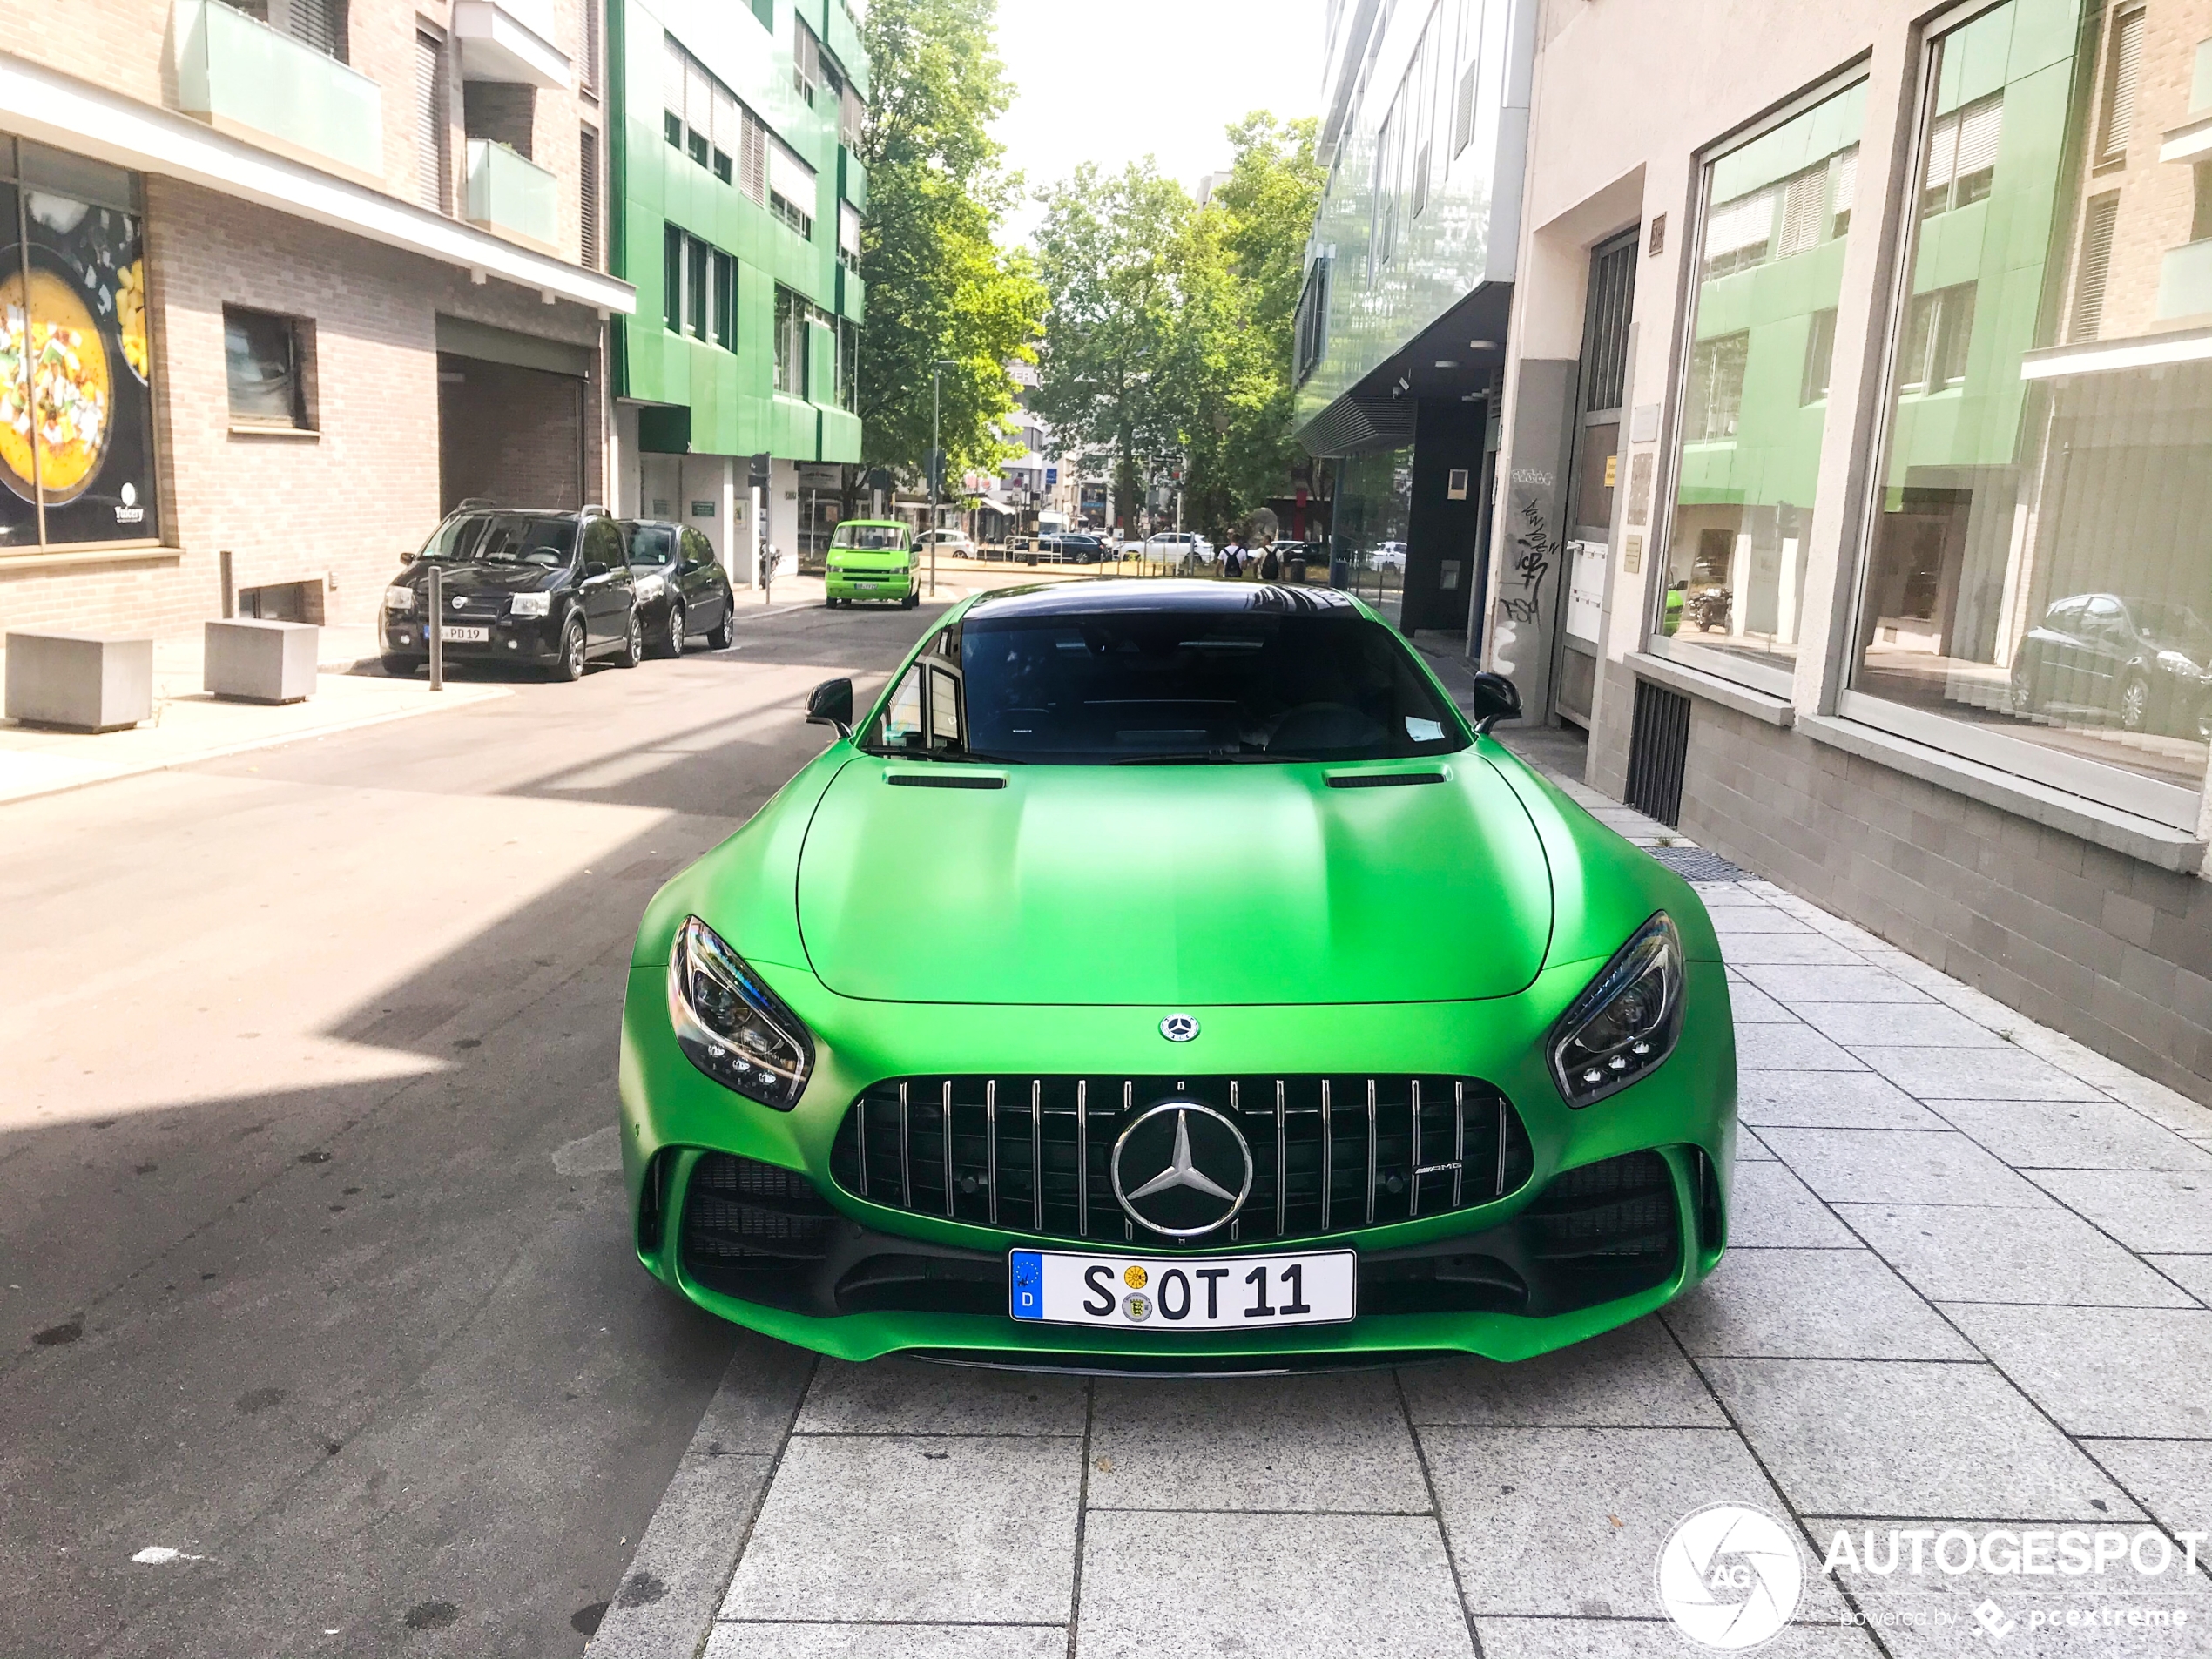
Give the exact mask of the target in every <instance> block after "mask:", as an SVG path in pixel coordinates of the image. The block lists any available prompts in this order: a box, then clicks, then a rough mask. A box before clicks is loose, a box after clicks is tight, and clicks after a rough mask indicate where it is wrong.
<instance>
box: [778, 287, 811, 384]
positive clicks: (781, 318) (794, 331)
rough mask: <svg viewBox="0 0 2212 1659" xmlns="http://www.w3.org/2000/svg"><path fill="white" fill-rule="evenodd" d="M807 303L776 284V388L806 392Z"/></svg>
mask: <svg viewBox="0 0 2212 1659" xmlns="http://www.w3.org/2000/svg"><path fill="white" fill-rule="evenodd" d="M807 308H808V307H807V305H806V301H805V300H801V299H800V298H799V296H798V295H797V294H795V293H792V291H791V290H790V289H789V288H786V287H783V286H782V285H781V284H780V283H779V284H778V285H777V287H776V389H777V390H778V391H779V392H781V393H783V394H785V395H786V396H789V397H805V396H806V312H807Z"/></svg>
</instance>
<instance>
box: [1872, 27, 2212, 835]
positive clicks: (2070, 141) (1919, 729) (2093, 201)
mask: <svg viewBox="0 0 2212 1659" xmlns="http://www.w3.org/2000/svg"><path fill="white" fill-rule="evenodd" d="M2041 15H2042V14H2041V13H2040V12H2038V11H2037V10H2035V9H2034V7H2033V3H2032V0H2006V3H2003V4H2000V5H1997V6H1994V7H1993V8H1991V9H1989V10H1986V11H1984V12H1982V13H1981V14H1980V15H1979V16H1978V17H1973V18H1972V19H1971V20H1969V21H1967V22H1966V23H1963V24H1959V26H1957V27H1955V28H1953V29H1951V30H1946V31H1945V32H1943V33H1941V34H1939V35H1938V36H1936V37H1934V38H1933V39H1932V40H1931V41H1930V43H1929V44H1928V46H1927V49H1926V50H1927V51H1928V52H1929V54H1930V56H1931V57H1932V63H1931V64H1929V65H1928V66H1927V72H1926V74H1925V77H1924V84H1926V85H1928V86H1929V87H1931V88H1932V94H1931V98H1930V104H1931V107H1928V108H1926V109H1925V110H1924V111H1923V113H1922V116H1921V120H1922V123H1923V125H1922V129H1921V132H1922V137H1921V145H1922V147H1923V150H1924V152H1925V153H1926V154H1927V156H1928V158H1929V165H1928V166H1927V168H1926V170H1925V173H1924V174H1923V178H1924V179H1925V184H1926V186H1927V187H1928V188H1929V189H1930V190H1931V191H1933V190H1935V189H1936V188H1938V187H1940V186H1941V185H1944V184H1945V183H1946V165H1947V166H1948V168H1949V172H1950V175H1951V179H1950V182H1951V183H1952V185H1953V186H1954V187H1953V189H1952V194H1951V196H1950V198H1949V200H1950V201H1951V203H1952V204H1953V205H1954V206H1955V204H1956V203H1957V201H1958V199H1959V196H1960V195H1961V194H1964V193H1966V191H1965V190H1964V189H1962V188H1960V187H1962V186H1965V185H1967V183H1968V181H1969V180H1971V179H1973V174H1974V173H1975V172H1980V173H1981V174H1982V175H1983V176H1982V179H1980V180H1979V182H1977V183H1974V184H1973V186H1972V188H1973V190H1974V191H1978V192H1980V194H1981V195H1982V196H1983V197H1985V198H1986V200H1987V203H1988V207H1987V211H1986V212H1982V213H1978V214H1976V215H1975V216H1974V217H1973V218H1972V219H1961V218H1959V217H1957V216H1955V215H1954V217H1953V218H1952V219H1948V220H1946V219H1939V218H1932V217H1926V216H1922V217H1919V218H1916V219H1914V220H1913V221H1912V224H1911V225H1909V226H1907V231H1906V238H1905V246H1903V247H1901V248H1900V250H1899V252H1898V268H1899V269H1900V270H1902V271H1904V272H1905V273H1910V276H1909V278H1908V287H1907V291H1906V292H1905V293H1903V294H1901V295H1900V296H1899V299H1898V305H1897V307H1896V309H1895V311H1894V314H1893V315H1892V319H1891V320H1890V324H1889V327H1890V331H1891V334H1890V338H1891V341H1892V352H1893V354H1894V358H1893V361H1894V368H1893V369H1892V374H1891V376H1890V387H1891V397H1890V401H1889V404H1888V408H1887V409H1886V410H1885V417H1884V423H1883V428H1882V431H1881V434H1880V436H1879V441H1878V449H1877V452H1876V454H1877V464H1878V469H1879V471H1878V488H1876V489H1872V490H1871V491H1870V492H1869V495H1870V497H1871V500H1870V503H1869V509H1868V519H1869V522H1868V524H1867V527H1866V530H1865V536H1864V538H1863V552H1862V561H1863V563H1862V568H1861V570H1860V572H1859V577H1858V600H1857V616H1856V629H1855V632H1854V636H1853V640H1852V649H1851V679H1850V690H1849V691H1848V692H1847V693H1846V694H1845V696H1844V698H1843V699H1842V701H1841V702H1840V703H1839V705H1838V711H1839V712H1841V713H1842V714H1844V716H1845V717H1846V718H1852V719H1857V720H1861V721H1864V722H1866V723H1869V724H1871V725H1878V726H1880V727H1883V728H1885V729H1887V730H1890V731H1893V732H1899V733H1901V734H1903V735H1905V736H1907V737H1910V738H1915V739H1917V740H1918V741H1920V742H1923V743H1926V744H1929V745H1933V746H1935V747H1938V748H1942V749H1947V750H1950V751H1951V752H1954V753H1957V754H1960V755H1963V756H1966V757H1967V758H1969V759H1973V760H1976V761H1978V762H1979V763H1981V764H1983V765H1989V766H1993V767H1996V768H1999V769H2002V770H2008V771H2012V772H2020V773H2022V774H2024V775H2026V776H2028V777H2031V778H2033V779H2037V780H2039V781H2040V782H2041V783H2043V784H2044V785H2046V786H2052V787H2055V788H2058V789H2061V790H2065V791H2067V792H2072V793H2074V794H2075V795H2079V796H2083V797H2086V798H2087V799H2091V800H2094V801H2098V802H2101V803H2102V804H2104V805H2106V806H2115V807H2119V808H2121V809H2122V810H2125V811H2128V812H2130V813H2136V814H2138V815H2140V816H2142V817H2146V818H2150V819H2155V820H2157V821H2161V822H2165V823H2169V824H2175V825H2180V826H2194V825H2195V822H2196V819H2197V814H2198V812H2199V810H2200V801H2201V798H2202V788H2203V784H2204V778H2205V768H2206V762H2207V758H2208V757H2207V745H2206V743H2205V736H2206V734H2207V732H2212V698H2208V695H2207V694H2208V692H2212V678H2208V677H2207V674H2206V670H2207V669H2208V668H2212V561H2208V560H2207V558H2206V557H2205V554H2204V537H2203V530H2202V526H2203V525H2204V524H2205V523H2206V522H2207V521H2208V520H2212V363H2208V362H2204V361H2195V360H2193V359H2191V357H2190V356H2189V350H2190V347H2189V345H2188V339H2189V335H2188V331H2187V330H2186V329H2184V330H2182V332H2181V333H2179V334H2177V333H2176V332H2175V320H2179V319H2182V318H2184V317H2187V316H2189V315H2192V314H2194V313H2195V311H2197V310H2201V309H2203V308H2205V307H2204V305H2203V302H2202V300H2198V299H2197V298H2195V296H2194V295H2193V294H2189V295H2185V294H2183V293H2182V292H2180V287H2181V278H2180V276H2178V275H2177V274H2176V272H2177V268H2178V269H2179V270H2181V271H2183V272H2185V271H2186V269H2187V267H2186V266H2179V267H2177V266H2176V265H2175V260H2174V255H2175V251H2176V250H2177V249H2178V248H2179V247H2180V246H2182V242H2181V238H2182V231H2183V229H2184V228H2185V226H2187V225H2188V219H2186V218H2185V217H2184V216H2183V214H2184V211H2185V210H2184V200H2185V199H2184V197H2183V196H2182V192H2180V191H2178V190H2176V189H2175V188H2174V185H2175V184H2178V182H2179V179H2178V178H2177V176H2176V174H2175V172H2174V171H2173V170H2172V169H2170V168H2169V169H2166V170H2163V171H2161V172H2159V173H2158V174H2156V175H2155V183H2154V182H2153V180H2152V179H2149V178H2147V179H2145V181H2144V182H2145V185H2146V191H2145V192H2143V193H2138V192H2137V191H2136V190H2135V189H2134V183H2133V180H2132V179H2131V181H2130V184H2129V185H2127V186H2124V187H2123V188H2122V189H2113V188H2109V187H2107V184H2106V178H2107V175H2106V174H2105V169H2106V168H2107V166H2109V165H2113V164H2114V163H2116V162H2121V161H2124V160H2125V159H2127V158H2128V153H2129V143H2130V134H2131V131H2132V126H2133V123H2134V120H2135V118H2136V115H2137V112H2138V111H2137V110H2136V107H2135V105H2136V98H2137V86H2136V82H2137V78H2138V77H2139V76H2140V77H2141V78H2142V80H2143V82H2144V86H2143V93H2142V95H2143V98H2144V99H2145V102H2144V104H2143V107H2142V110H2141V115H2142V116H2143V118H2144V120H2145V123H2146V128H2147V130H2148V125H2150V123H2151V120H2152V111H2153V106H2152V105H2150V104H2149V103H2148V98H2149V97H2150V95H2151V90H2152V88H2153V87H2156V88H2158V89H2160V91H2159V96H2160V97H2161V98H2164V97H2167V96H2168V93H2169V92H2170V93H2171V95H2172V101H2171V108H2172V110H2173V112H2174V115H2175V116H2176V117H2178V116H2179V115H2181V114H2182V112H2183V111H2182V104H2181V95H2182V90H2183V89H2182V85H2181V84H2178V83H2181V82H2183V81H2185V80H2186V71H2187V67H2188V57H2187V53H2188V50H2189V48H2190V47H2191V46H2193V44H2194V43H2195V41H2196V40H2197V39H2199V38H2201V37H2202V36H2203V34H2204V33H2205V32H2206V31H2205V30H2204V28H2203V26H2202V7H2201V5H2197V6H2191V5H2187V4H2184V3H2182V0H2151V3H2149V4H2148V5H2141V6H2136V7H2134V8H2133V9H2130V10H2124V11H2120V12H2119V13H2118V14H2117V15H2115V16H2114V17H2112V19H2111V21H2110V22H2109V23H2108V24H2107V26H2106V29H2105V31H2104V36H2105V37H2104V40H2103V43H2102V51H2101V53H2099V52H2096V51H2093V50H2079V49H2077V38H2078V37H2071V36H2069V35H2067V34H2060V35H2057V36H2043V35H2039V34H2038V32H2037V30H2036V27H2035V20H2036V19H2037V18H2039V17H2040V16H2041ZM2167 42H2170V43H2172V44H2171V45H2170V46H2168V45H2159V46H2157V48H2156V50H2157V51H2158V52H2159V53H2161V54H2163V56H2161V57H2157V58H2155V59H2154V60H2153V61H2151V62H2148V63H2146V62H2144V61H2143V58H2144V55H2145V54H2146V53H2147V52H2148V51H2151V50H2152V49H2153V43H2167ZM2089 44H2090V45H2092V46H2094V44H2095V37H2094V35H2092V36H2090V37H2089ZM2154 74H2155V77H2156V78H2154ZM2000 107H2001V108H2003V109H2006V110H2008V111H2010V117H2009V118H2010V120H2012V121H2013V122H2016V123H2018V124H2020V125H2021V126H2022V127H2023V129H2025V127H2026V124H2027V121H2028V116H2027V111H2029V110H2031V109H2033V110H2036V111H2047V114H2039V117H2038V120H2039V122H2040V126H2039V128H2038V130H2036V131H2035V132H2033V134H2030V133H2028V132H2025V131H2023V132H2022V133H2021V134H2020V138H2021V140H2022V141H2021V142H2019V143H2013V142H2010V141H2007V142H2006V143H2005V144H2003V145H1994V144H1991V145H1987V146H1986V149H1984V150H1982V151H1980V152H1977V151H1976V150H1975V148H1974V145H1973V139H1972V132H1973V118H1974V116H1975V115H1976V114H1977V113H1978V112H1979V111H1985V110H1988V111H1994V110H1996V109H1998V108H2000ZM2162 119H2164V117H2162V116H2161V120H2162ZM1953 131H1955V132H1956V133H1957V139H1956V154H1955V157H1952V156H1951V155H1949V154H1948V153H1947V152H1946V145H1948V143H1949V139H1948V137H1947V135H1948V134H1949V133H1950V132H1953ZM2030 138H2032V139H2033V141H2032V142H2029V141H2028V140H2029V139H2030ZM2141 147H2142V146H2137V149H2138V150H2140V149H2141ZM1977 163H1979V165H1976V164H1977ZM2123 194H2124V195H2125V196H2126V197H2127V199H2126V201H2125V202H2123V201H2122V199H2121V198H2122V196H2123ZM2188 206H2194V204H2193V203H2191V204H2188ZM2123 214H2124V215H2125V216H2127V217H2128V219H2129V226H2128V235H2127V236H2125V237H2121V236H2119V235H2117V234H2116V233H2115V232H2116V229H2117V226H2118V222H2119V219H2121V217H2122V216H2123ZM2137 214H2141V216H2142V218H2141V221H2140V223H2139V222H2138V221H2137V219H2135V217H2134V216H2135V215H2137ZM1939 393H1940V394H1942V395H1941V396H1940V397H1938V396H1937V394H1939Z"/></svg>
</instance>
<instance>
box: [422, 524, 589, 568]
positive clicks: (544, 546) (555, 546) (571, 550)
mask: <svg viewBox="0 0 2212 1659" xmlns="http://www.w3.org/2000/svg"><path fill="white" fill-rule="evenodd" d="M575 554H576V520H575V519H573V518H570V517H567V516H559V515H554V514H538V513H466V514H461V515H457V516H455V517H452V518H448V520H446V522H445V523H442V524H441V525H439V526H438V528H437V530H436V531H435V534H433V535H432V536H431V537H430V541H429V544H428V546H427V547H425V548H424V549H423V550H422V556H423V557H424V558H426V559H451V560H455V561H458V562H461V563H476V564H536V565H543V566H544V567H546V568H548V569H550V568H552V567H554V566H556V565H562V564H566V563H568V562H569V561H570V559H571V558H572V557H574V556H575Z"/></svg>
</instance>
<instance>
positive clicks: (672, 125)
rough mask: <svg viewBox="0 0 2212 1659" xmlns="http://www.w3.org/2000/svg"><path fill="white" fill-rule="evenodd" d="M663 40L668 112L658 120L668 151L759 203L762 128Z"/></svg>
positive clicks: (696, 64) (702, 68)
mask: <svg viewBox="0 0 2212 1659" xmlns="http://www.w3.org/2000/svg"><path fill="white" fill-rule="evenodd" d="M666 39H667V48H668V64H667V69H666V72H665V75H664V80H663V96H664V98H666V99H667V101H668V108H667V110H666V111H665V112H664V114H663V116H662V118H661V130H662V132H664V134H665V135H666V137H667V138H668V141H669V143H670V144H671V145H674V146H675V147H676V148H677V149H678V150H681V151H683V152H685V154H686V155H688V156H690V157H691V159H692V160H693V161H695V162H697V163H698V165H700V166H702V167H704V168H705V169H706V170H707V171H708V172H711V173H712V174H713V175H714V176H715V177H716V178H717V179H720V180H721V181H722V182H723V183H724V184H725V185H733V186H735V187H736V188H737V189H739V190H742V191H744V192H745V194H746V195H748V196H750V197H752V199H753V200H755V201H760V200H761V199H762V194H761V191H760V188H759V165H758V161H757V159H756V157H757V154H758V151H759V145H760V144H761V143H762V141H763V139H764V138H765V133H766V131H767V130H766V128H765V127H764V126H762V125H761V122H760V118H759V117H758V116H756V115H755V114H753V112H752V111H751V110H749V109H747V108H746V107H745V105H743V104H742V103H740V102H739V101H738V98H737V95H736V94H735V93H733V92H732V91H730V89H729V88H728V87H726V86H725V85H723V84H722V83H721V82H720V81H719V80H718V79H716V78H715V77H714V76H713V75H712V74H711V73H710V72H709V71H708V70H707V68H706V66H705V64H702V63H700V62H699V61H698V59H697V58H696V57H692V56H691V53H689V52H687V51H685V50H684V49H683V47H681V46H679V45H678V44H676V41H675V38H674V37H672V36H671V37H666Z"/></svg>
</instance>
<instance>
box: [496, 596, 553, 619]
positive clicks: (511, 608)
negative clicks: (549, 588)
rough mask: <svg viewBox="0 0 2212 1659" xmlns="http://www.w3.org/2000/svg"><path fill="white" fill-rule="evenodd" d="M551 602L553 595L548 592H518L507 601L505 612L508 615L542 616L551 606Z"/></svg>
mask: <svg viewBox="0 0 2212 1659" xmlns="http://www.w3.org/2000/svg"><path fill="white" fill-rule="evenodd" d="M552 604H553V596H552V595H551V594H550V593H518V594H516V595H515V596H514V597H512V598H511V599H509V601H508V602H507V614H508V615H509V616H510V617H542V616H543V615H544V614H545V613H546V611H547V610H550V609H551V608H552Z"/></svg>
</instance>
